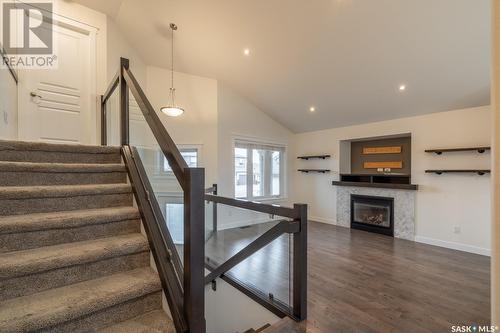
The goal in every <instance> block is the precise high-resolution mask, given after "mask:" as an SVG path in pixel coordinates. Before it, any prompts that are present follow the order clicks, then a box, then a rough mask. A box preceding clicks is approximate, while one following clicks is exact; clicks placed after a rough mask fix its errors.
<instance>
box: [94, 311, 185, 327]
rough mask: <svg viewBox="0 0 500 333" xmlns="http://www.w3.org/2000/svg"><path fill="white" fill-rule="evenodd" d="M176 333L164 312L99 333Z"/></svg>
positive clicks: (153, 312) (136, 319) (131, 320)
mask: <svg viewBox="0 0 500 333" xmlns="http://www.w3.org/2000/svg"><path fill="white" fill-rule="evenodd" d="M123 332H127V333H175V327H174V324H173V322H172V319H170V318H169V317H168V316H167V314H166V313H165V312H164V311H163V310H156V311H151V312H148V313H145V314H143V315H140V316H137V317H135V318H132V319H130V320H127V321H124V322H122V323H119V324H116V325H113V326H110V327H107V328H105V329H103V330H100V331H98V333H123Z"/></svg>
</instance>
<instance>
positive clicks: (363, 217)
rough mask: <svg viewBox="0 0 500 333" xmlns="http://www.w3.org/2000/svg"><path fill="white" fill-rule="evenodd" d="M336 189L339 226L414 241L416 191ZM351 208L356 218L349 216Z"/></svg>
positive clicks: (358, 188)
mask: <svg viewBox="0 0 500 333" xmlns="http://www.w3.org/2000/svg"><path fill="white" fill-rule="evenodd" d="M336 190H337V224H338V225H340V226H343V227H347V228H351V226H352V227H353V228H356V229H361V230H365V231H372V232H378V233H382V234H386V235H390V236H392V235H394V237H396V238H402V239H408V240H414V239H415V191H411V190H396V189H385V188H365V187H355V186H353V187H350V186H342V187H337V188H336ZM352 198H354V199H356V198H357V199H359V200H351V199H352ZM377 198H378V199H379V200H377ZM369 199H372V200H371V201H370V200H369ZM356 202H357V204H356V205H355V203H356ZM388 203H390V205H388ZM353 208H354V209H353ZM356 208H357V210H356ZM351 209H353V210H355V211H357V213H356V214H355V216H352V215H351ZM391 214H393V215H391ZM351 218H352V219H351ZM352 222H354V224H352ZM359 222H361V223H359Z"/></svg>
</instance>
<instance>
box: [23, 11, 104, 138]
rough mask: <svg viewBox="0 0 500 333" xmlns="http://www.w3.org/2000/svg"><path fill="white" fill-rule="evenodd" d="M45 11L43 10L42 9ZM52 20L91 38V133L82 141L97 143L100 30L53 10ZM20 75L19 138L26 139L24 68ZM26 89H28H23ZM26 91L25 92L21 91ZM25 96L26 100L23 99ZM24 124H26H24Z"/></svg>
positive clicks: (53, 22)
mask: <svg viewBox="0 0 500 333" xmlns="http://www.w3.org/2000/svg"><path fill="white" fill-rule="evenodd" d="M34 8H36V9H37V10H40V8H38V7H34ZM40 11H41V12H43V10H40ZM51 14H52V19H51V20H50V21H52V24H53V25H58V26H60V27H63V28H66V29H69V30H72V31H74V32H78V33H81V34H84V35H87V36H88V38H89V69H90V71H89V72H90V75H89V82H88V92H89V96H88V98H89V100H88V105H89V109H90V110H89V113H88V115H87V117H86V120H85V121H86V122H88V123H87V124H86V128H88V129H89V131H90V133H88V135H86V136H85V139H86V140H87V141H88V142H82V144H92V145H95V144H97V141H98V131H97V121H98V119H97V110H98V98H97V97H98V96H99V92H98V90H97V33H98V31H99V29H98V28H96V27H94V26H91V25H89V24H86V23H82V22H79V21H77V20H74V19H71V18H69V17H66V16H62V15H58V14H57V13H54V12H52V13H51ZM18 75H19V84H18V94H17V99H18V124H17V127H18V138H19V139H21V140H22V139H25V138H26V137H28V136H27V133H26V132H27V131H28V130H27V129H26V127H29V126H26V125H25V124H27V123H26V122H27V121H29V119H28V118H29V114H28V112H27V109H26V107H27V105H28V103H30V101H29V99H26V98H27V96H28V93H29V91H28V89H26V86H25V85H24V84H23V83H24V81H25V72H24V71H23V70H20V71H18ZM22 90H26V91H22ZM21 92H24V93H21ZM23 98H25V100H24V101H23ZM23 124H24V125H23Z"/></svg>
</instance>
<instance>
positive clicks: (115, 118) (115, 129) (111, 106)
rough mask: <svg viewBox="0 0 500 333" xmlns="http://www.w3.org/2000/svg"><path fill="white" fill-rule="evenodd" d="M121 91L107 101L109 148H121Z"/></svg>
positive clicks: (113, 94)
mask: <svg viewBox="0 0 500 333" xmlns="http://www.w3.org/2000/svg"><path fill="white" fill-rule="evenodd" d="M119 97H120V91H119V89H115V90H114V91H113V93H112V94H111V96H110V97H109V98H108V100H107V101H106V138H107V145H108V146H120V145H121V142H120V98H119Z"/></svg>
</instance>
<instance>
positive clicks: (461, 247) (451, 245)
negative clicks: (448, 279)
mask: <svg viewBox="0 0 500 333" xmlns="http://www.w3.org/2000/svg"><path fill="white" fill-rule="evenodd" d="M415 242H418V243H424V244H429V245H434V246H440V247H445V248H448V249H452V250H458V251H464V252H470V253H475V254H480V255H483V256H488V257H490V256H491V250H490V249H487V248H484V247H478V246H472V245H467V244H461V243H455V242H447V241H443V240H439V239H434V238H428V237H422V236H416V237H415Z"/></svg>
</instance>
